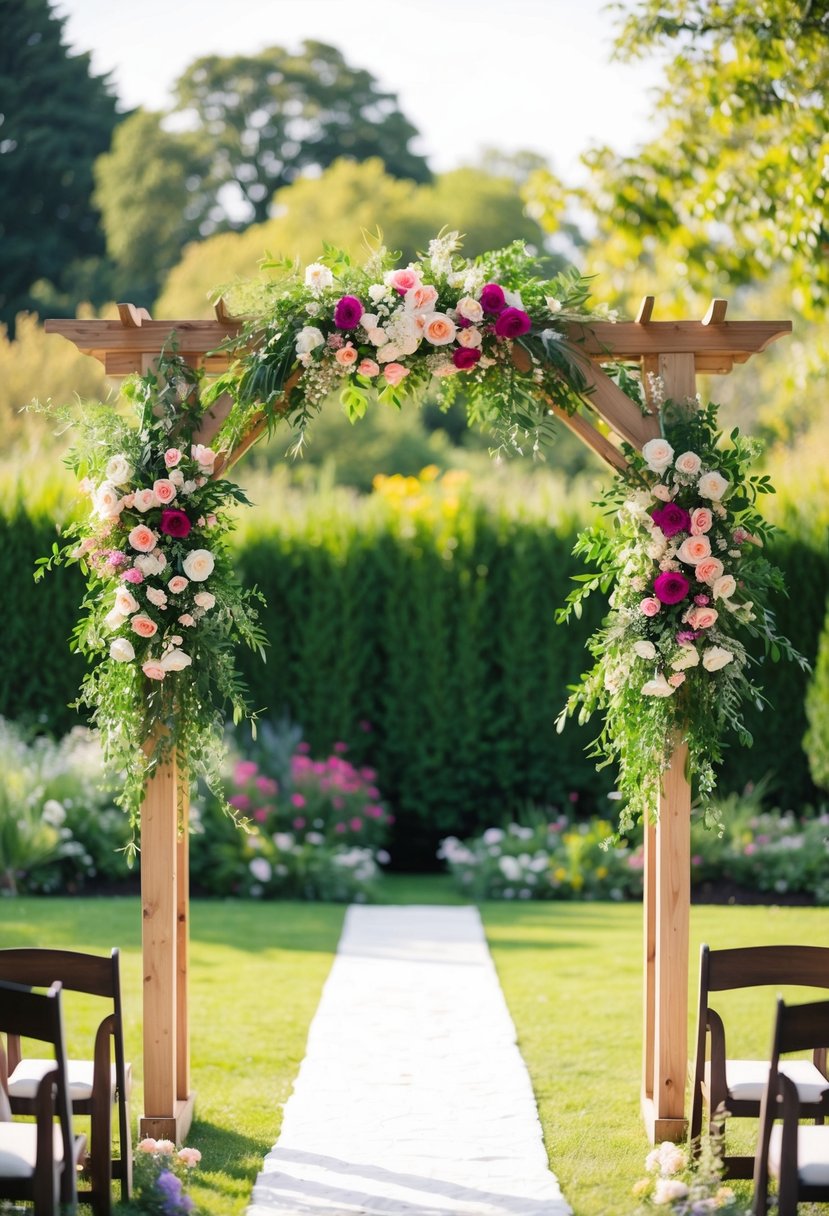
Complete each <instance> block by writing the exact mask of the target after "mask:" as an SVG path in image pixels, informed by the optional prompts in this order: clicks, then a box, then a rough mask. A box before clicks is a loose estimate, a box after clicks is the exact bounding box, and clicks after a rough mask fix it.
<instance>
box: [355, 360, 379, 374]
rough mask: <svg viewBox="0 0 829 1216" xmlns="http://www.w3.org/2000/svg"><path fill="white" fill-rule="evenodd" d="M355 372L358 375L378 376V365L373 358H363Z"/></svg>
mask: <svg viewBox="0 0 829 1216" xmlns="http://www.w3.org/2000/svg"><path fill="white" fill-rule="evenodd" d="M357 374H358V375H360V376H379V375H380V366H379V364H377V363H375V362H374V360H373V359H363V361H362V362H361V364H360V366H359V367H358V368H357Z"/></svg>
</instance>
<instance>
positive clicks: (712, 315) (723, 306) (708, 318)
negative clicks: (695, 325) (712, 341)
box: [702, 298, 728, 325]
mask: <svg viewBox="0 0 829 1216" xmlns="http://www.w3.org/2000/svg"><path fill="white" fill-rule="evenodd" d="M727 311H728V300H721V299H719V298H716V299H713V300H712V301H711V304H710V305H709V308H708V312H707V313H706V314H705V316H704V317H703V318H702V324H703V325H722V323H723V321H724V320H725V314H726V312H727Z"/></svg>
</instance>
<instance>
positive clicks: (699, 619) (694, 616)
mask: <svg viewBox="0 0 829 1216" xmlns="http://www.w3.org/2000/svg"><path fill="white" fill-rule="evenodd" d="M719 615H720V614H719V613H718V612H717V610H716V608H707V607H699V608H692V609H691V611H690V612H689V613H688V615H687V616H686V617H685V620H686V621H687V622H688V624H689V625H690V626H691V628H692V629H710V628H711V626H712V625H713V624H714V623H715V622H716V620H717V617H718V616H719Z"/></svg>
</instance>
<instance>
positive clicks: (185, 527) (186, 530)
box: [158, 507, 193, 537]
mask: <svg viewBox="0 0 829 1216" xmlns="http://www.w3.org/2000/svg"><path fill="white" fill-rule="evenodd" d="M158 526H159V529H160V530H161V531H162V532H163V533H164V535H165V536H177V537H184V536H189V535H190V530H191V528H192V527H193V525H192V524H191V522H190V520H189V519H188V517H187V516H186V515H185V513H184V511H180V510H179V509H178V507H169V508H168V509H167V510H166V511H162V512H161V523H160V524H159V525H158Z"/></svg>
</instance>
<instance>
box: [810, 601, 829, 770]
mask: <svg viewBox="0 0 829 1216" xmlns="http://www.w3.org/2000/svg"><path fill="white" fill-rule="evenodd" d="M806 715H807V718H808V721H809V729H808V731H807V733H806V737H805V739H804V746H805V748H806V753H807V755H808V757H809V768H810V770H811V773H812V778H813V779H814V782H815V784H816V785H818V786H820V788H821V789H823V790H829V611H827V614H826V620H825V621H824V625H823V631H822V633H821V635H820V644H819V647H818V654H817V662H816V664H815V672H814V676H813V677H812V681H811V683H810V685H809V690H808V693H807V695H806Z"/></svg>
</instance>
